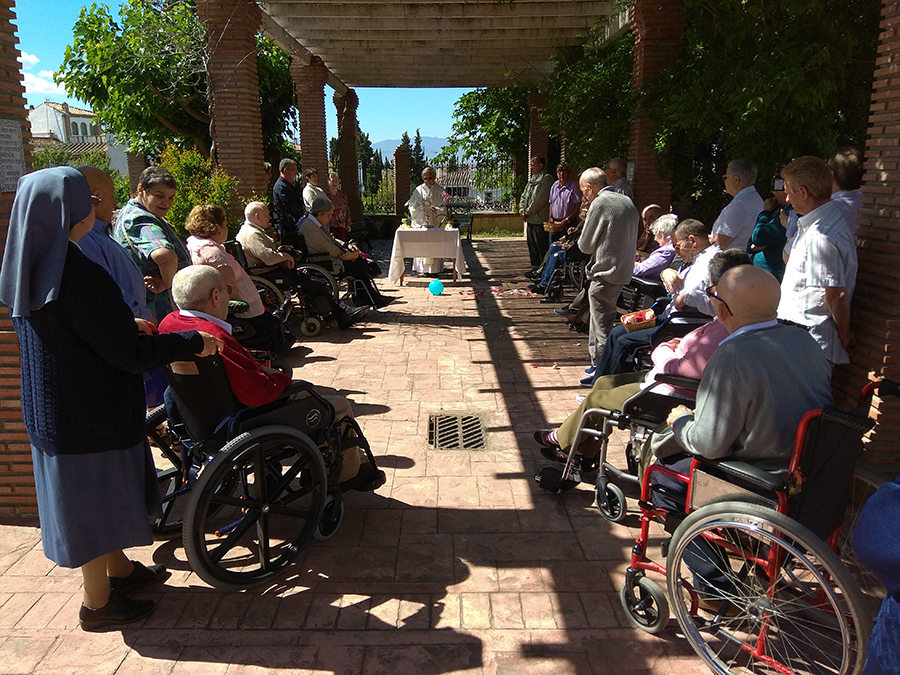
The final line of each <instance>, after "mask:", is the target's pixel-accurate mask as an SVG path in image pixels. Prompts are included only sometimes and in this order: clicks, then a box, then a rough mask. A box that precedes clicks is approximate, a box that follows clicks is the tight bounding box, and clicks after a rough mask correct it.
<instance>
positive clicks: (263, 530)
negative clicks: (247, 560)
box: [256, 513, 271, 572]
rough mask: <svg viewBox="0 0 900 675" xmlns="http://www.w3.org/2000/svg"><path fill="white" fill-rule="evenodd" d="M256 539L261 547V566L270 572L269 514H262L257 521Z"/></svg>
mask: <svg viewBox="0 0 900 675" xmlns="http://www.w3.org/2000/svg"><path fill="white" fill-rule="evenodd" d="M256 541H257V542H258V548H259V566H260V567H261V568H262V570H263V571H265V572H268V571H269V569H270V564H271V561H270V560H269V516H268V514H265V513H264V514H262V515H261V516H260V517H259V518H258V519H257V521H256Z"/></svg>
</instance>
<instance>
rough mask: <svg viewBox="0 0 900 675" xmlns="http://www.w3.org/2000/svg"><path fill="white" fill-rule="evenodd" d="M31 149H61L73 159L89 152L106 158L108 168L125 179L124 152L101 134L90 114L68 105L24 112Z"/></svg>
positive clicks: (49, 104) (51, 104)
mask: <svg viewBox="0 0 900 675" xmlns="http://www.w3.org/2000/svg"><path fill="white" fill-rule="evenodd" d="M28 120H29V121H30V122H31V135H32V138H33V139H34V148H35V150H36V151H38V152H40V151H41V150H43V149H49V148H56V147H63V146H64V147H65V148H66V149H67V150H68V151H69V152H70V153H71V154H72V155H73V156H74V157H80V156H81V155H83V154H84V153H85V152H88V151H89V150H97V151H99V152H101V153H103V154H104V155H107V156H108V157H109V160H110V164H111V165H112V167H113V168H114V169H116V170H117V171H118V172H119V173H120V174H122V175H123V176H127V175H128V162H127V160H126V158H125V148H124V147H122V146H120V145H118V144H116V142H115V139H114V138H113V136H112V134H107V133H104V132H103V130H102V129H101V128H100V123H99V122H98V121H97V116H96V115H95V114H94V113H93V112H92V111H90V110H86V109H84V108H76V107H75V106H71V105H69V104H68V103H54V102H52V101H44V102H43V103H41V104H40V105H39V106H37V107H35V108H32V109H30V110H29V111H28Z"/></svg>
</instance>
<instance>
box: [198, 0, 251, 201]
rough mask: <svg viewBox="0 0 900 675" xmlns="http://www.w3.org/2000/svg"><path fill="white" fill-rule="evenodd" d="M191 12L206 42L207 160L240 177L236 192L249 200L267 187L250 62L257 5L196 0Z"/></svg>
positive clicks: (246, 0) (237, 0)
mask: <svg viewBox="0 0 900 675" xmlns="http://www.w3.org/2000/svg"><path fill="white" fill-rule="evenodd" d="M197 16H199V17H200V21H202V22H203V23H204V25H205V26H206V31H207V39H208V41H209V42H208V44H209V53H210V57H209V84H210V87H209V88H210V102H209V109H210V116H211V117H212V133H213V143H214V153H213V154H214V157H213V161H214V162H216V163H217V164H218V166H219V167H220V168H221V169H222V170H223V171H225V172H226V173H228V174H230V175H232V176H234V177H235V178H237V179H238V180H239V181H240V183H238V194H239V195H240V196H241V197H243V198H244V199H249V198H250V197H251V196H252V195H253V194H254V193H255V194H260V193H264V192H265V191H266V189H267V186H266V178H265V175H264V174H263V161H264V160H263V140H262V114H261V113H260V109H259V74H258V72H257V66H256V37H255V36H256V32H257V31H258V30H259V25H260V10H259V6H258V5H257V3H256V2H255V1H254V0H233V2H228V3H223V2H216V1H215V0H198V1H197ZM238 206H239V205H235V207H238Z"/></svg>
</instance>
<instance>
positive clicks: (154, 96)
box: [56, 0, 296, 162]
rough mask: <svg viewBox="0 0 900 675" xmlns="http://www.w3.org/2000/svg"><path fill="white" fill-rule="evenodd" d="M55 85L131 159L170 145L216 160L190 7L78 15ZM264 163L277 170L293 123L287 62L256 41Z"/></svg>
mask: <svg viewBox="0 0 900 675" xmlns="http://www.w3.org/2000/svg"><path fill="white" fill-rule="evenodd" d="M72 33H73V42H72V44H71V45H68V46H67V47H66V51H65V57H64V60H63V63H62V65H61V66H60V68H59V72H58V73H57V75H56V81H57V82H58V83H60V84H62V85H64V86H65V89H66V92H67V93H68V94H69V95H70V96H74V97H77V98H79V99H81V100H82V101H86V102H87V103H89V104H90V105H91V107H92V108H93V110H94V112H95V113H97V116H98V117H99V119H100V121H101V123H102V124H103V126H104V128H105V129H106V130H107V131H112V132H113V133H115V134H116V135H117V136H118V137H119V138H120V139H121V140H122V141H123V142H125V143H127V144H128V145H129V147H130V149H131V150H132V151H134V152H141V153H144V154H150V155H155V154H157V153H158V152H159V151H160V150H162V148H163V147H164V146H165V145H166V144H167V143H174V144H176V145H180V146H183V147H187V146H193V147H194V148H196V149H197V151H198V152H199V153H200V154H201V155H202V156H203V157H209V156H210V152H211V136H210V117H209V91H208V80H209V78H208V75H207V73H208V67H207V65H208V54H207V50H206V33H205V29H204V27H203V24H202V23H201V22H200V20H199V19H198V18H197V15H196V11H195V8H194V3H193V2H192V0H126V2H125V4H123V5H122V6H121V7H120V9H119V19H118V21H117V20H115V19H114V18H113V16H112V14H111V13H110V10H109V8H108V7H106V6H104V5H97V4H94V5H91V6H90V7H85V8H83V9H82V10H81V13H80V14H79V16H78V20H77V21H76V23H75V26H74V28H73V31H72ZM257 49H258V54H257V56H258V71H259V80H260V102H261V105H262V129H263V134H264V144H265V150H266V157H267V158H268V159H269V160H270V161H275V162H277V161H278V159H279V157H280V156H281V152H280V151H281V148H282V146H283V145H284V139H283V135H284V132H285V130H286V128H287V124H288V123H289V121H290V120H291V118H292V116H293V115H295V114H296V113H295V111H294V110H293V109H292V105H293V103H294V93H293V91H294V90H293V85H292V83H291V80H290V72H289V68H288V66H289V58H288V56H287V55H286V54H284V52H282V51H281V50H280V49H278V48H277V47H275V46H274V45H273V44H272V43H271V42H269V41H268V40H266V39H264V38H262V37H261V36H260V37H257Z"/></svg>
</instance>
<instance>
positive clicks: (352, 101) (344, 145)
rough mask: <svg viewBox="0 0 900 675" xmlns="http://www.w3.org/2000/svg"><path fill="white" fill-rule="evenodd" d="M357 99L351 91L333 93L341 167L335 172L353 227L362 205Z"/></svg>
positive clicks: (359, 222)
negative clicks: (358, 156)
mask: <svg viewBox="0 0 900 675" xmlns="http://www.w3.org/2000/svg"><path fill="white" fill-rule="evenodd" d="M358 106H359V97H358V96H357V95H356V92H355V91H353V90H352V89H350V90H348V91H347V93H346V94H340V93H338V92H334V107H335V108H337V116H338V149H339V151H340V158H341V165H340V167H335V170H336V171H337V172H338V174H340V177H341V189H342V190H343V191H344V193H345V194H346V195H347V201H348V202H350V218H351V219H352V220H353V225H354V227H356V226H357V224H361V223H362V221H363V205H362V198H361V197H360V189H359V187H360V186H359V171H358V169H357V157H356V155H357V148H356V109H357V107H358Z"/></svg>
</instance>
